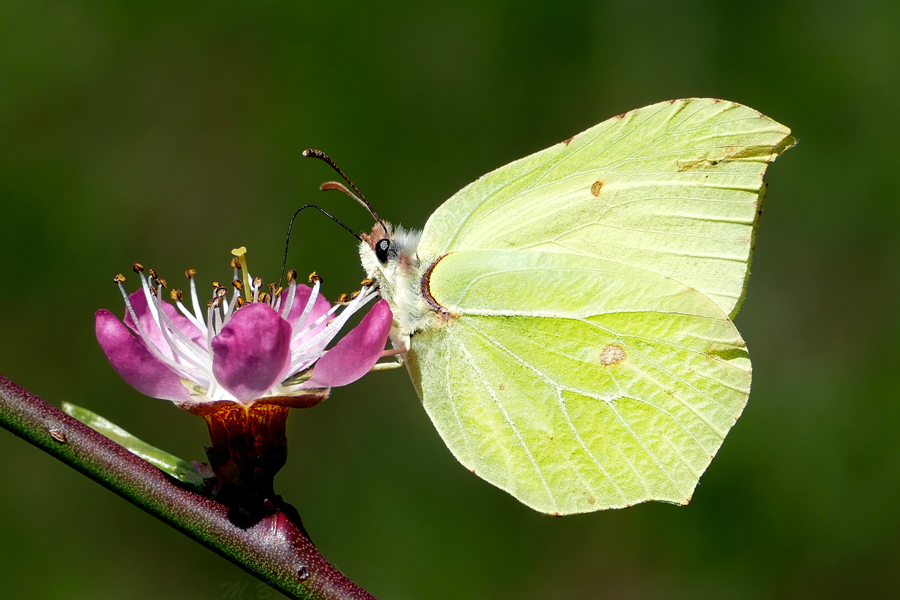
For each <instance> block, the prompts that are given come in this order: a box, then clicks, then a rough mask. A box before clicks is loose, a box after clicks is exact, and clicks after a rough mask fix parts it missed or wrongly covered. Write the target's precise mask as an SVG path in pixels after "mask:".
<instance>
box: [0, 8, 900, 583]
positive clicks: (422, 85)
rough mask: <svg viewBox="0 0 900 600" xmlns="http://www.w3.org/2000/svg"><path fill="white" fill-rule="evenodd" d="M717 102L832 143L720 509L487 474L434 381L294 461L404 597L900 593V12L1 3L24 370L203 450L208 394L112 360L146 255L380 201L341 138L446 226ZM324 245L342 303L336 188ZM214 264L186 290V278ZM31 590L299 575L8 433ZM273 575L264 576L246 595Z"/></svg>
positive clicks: (301, 435)
mask: <svg viewBox="0 0 900 600" xmlns="http://www.w3.org/2000/svg"><path fill="white" fill-rule="evenodd" d="M685 96H715V97H721V98H727V99H730V100H735V101H739V102H742V103H745V104H748V105H750V106H752V107H754V108H756V109H758V110H760V111H762V112H764V113H765V114H767V115H769V116H771V117H772V118H774V119H776V120H778V121H780V122H782V123H785V124H786V125H788V126H789V127H791V128H792V129H793V130H794V133H795V135H796V136H797V138H799V140H800V144H799V146H798V147H797V148H795V149H793V150H791V151H790V152H789V153H788V154H786V155H785V156H784V157H783V158H782V159H781V160H779V161H778V163H777V164H775V165H774V166H773V167H772V169H771V172H770V174H769V176H768V177H767V180H768V182H769V183H770V190H769V197H768V201H767V204H766V212H765V215H764V216H763V219H762V224H761V229H760V234H759V239H758V244H757V254H756V257H755V260H754V263H753V266H754V273H753V277H752V280H751V283H750V288H749V294H748V298H747V302H746V303H745V305H744V308H743V310H742V312H741V314H740V316H739V317H738V319H737V323H738V325H739V327H740V329H741V331H742V333H743V335H744V337H745V339H746V340H747V343H748V345H749V347H750V349H751V354H752V357H753V360H754V385H753V393H752V395H751V399H750V403H749V405H748V407H747V410H746V412H745V413H744V416H743V418H742V419H741V421H740V422H739V423H738V425H737V426H736V427H735V429H734V430H733V432H732V433H731V435H730V436H729V438H728V440H727V441H726V443H725V444H724V446H723V447H722V450H721V451H720V452H719V455H718V456H717V458H716V460H715V461H714V462H713V464H712V466H711V467H710V469H709V471H708V472H707V474H706V475H705V476H704V477H703V479H702V481H701V483H700V486H699V488H698V489H697V491H696V493H695V494H694V500H693V502H692V503H691V505H690V506H688V507H675V506H669V505H661V504H651V505H641V506H638V507H635V508H632V509H629V510H625V511H612V512H607V513H599V514H592V515H583V516H573V517H567V518H564V519H554V518H549V517H545V516H542V515H539V514H536V513H534V512H531V511H530V510H529V509H527V508H525V507H523V506H521V505H519V504H518V503H517V502H516V501H514V500H513V499H512V498H511V497H509V496H507V495H506V494H505V493H503V492H500V491H498V490H496V489H494V488H493V487H491V486H490V485H488V484H486V483H484V482H482V481H481V480H480V479H478V478H476V477H474V476H472V475H471V474H470V473H468V472H467V471H466V470H465V469H463V468H461V467H460V466H459V465H458V464H457V463H456V461H455V460H454V459H453V458H452V457H451V455H450V454H449V452H448V451H447V450H446V448H445V447H444V446H443V444H442V442H441V441H440V439H439V438H438V436H437V434H436V433H435V431H434V428H433V426H432V425H431V423H430V421H429V420H428V418H427V416H426V415H425V413H424V411H423V410H422V409H421V407H420V406H419V403H418V400H417V399H416V396H415V393H414V391H413V388H412V385H411V384H410V382H409V380H408V377H407V375H406V374H405V373H404V372H401V371H395V372H388V373H379V374H374V375H372V376H369V377H367V378H366V379H365V380H364V381H363V382H360V383H358V384H356V385H353V386H350V387H348V388H343V389H339V390H336V391H335V392H334V394H333V396H332V399H331V400H329V401H328V402H327V403H325V404H323V405H321V406H319V407H317V408H315V409H314V410H309V411H295V413H294V414H293V415H292V417H291V422H290V423H289V430H290V431H289V433H290V443H291V452H292V456H291V459H290V461H289V463H288V465H287V467H286V468H285V469H284V471H282V473H281V475H280V476H279V479H278V481H277V484H278V489H279V491H280V492H281V493H283V494H284V495H285V496H286V498H287V499H288V500H289V501H291V502H293V503H294V504H295V505H297V506H298V508H299V509H300V511H301V513H302V514H303V516H304V520H305V523H306V524H307V526H308V528H309V530H310V532H311V534H312V536H313V539H314V540H315V541H316V542H317V544H318V545H319V546H320V548H321V549H322V551H323V552H324V554H325V555H326V556H327V557H328V558H330V559H331V560H332V561H333V562H334V563H335V564H337V565H338V566H339V567H340V568H341V569H343V570H344V571H345V572H346V573H347V574H348V575H349V576H350V577H351V578H352V579H354V580H356V581H357V582H358V583H360V584H361V585H362V586H363V587H365V588H367V589H368V590H370V591H371V592H372V593H374V594H375V595H376V596H378V597H379V598H384V599H385V600H394V599H408V598H409V599H411V598H423V599H424V598H427V599H432V598H453V599H458V598H464V599H500V598H516V599H538V598H540V599H545V598H562V599H593V598H726V597H727V598H739V599H743V598H747V599H750V598H797V597H820V598H827V597H831V598H843V597H847V596H851V595H852V596H855V597H864V596H869V597H873V596H879V595H880V596H883V595H892V592H893V593H896V590H897V589H898V586H900V568H898V566H900V541H898V540H900V512H898V510H897V504H898V502H897V500H898V493H900V451H898V441H900V433H898V432H900V402H898V398H900V390H898V377H897V374H898V372H900V368H898V361H900V346H898V344H897V342H896V340H897V339H898V335H900V319H898V316H897V315H898V307H900V297H898V295H900V235H898V216H900V215H898V212H900V203H898V198H897V195H898V193H897V189H898V188H897V181H898V176H900V152H898V150H897V141H898V132H900V131H898V130H900V128H898V120H900V117H898V115H900V102H898V98H900V3H897V2H895V1H892V0H884V1H881V2H879V1H861V2H857V3H845V2H827V1H824V2H823V1H821V0H807V1H800V0H788V1H781V2H753V3H749V2H744V3H737V2H731V3H729V2H707V1H699V0H694V1H687V2H677V3H676V2H663V1H649V0H617V1H602V2H601V1H597V2H575V1H565V0H556V1H552V2H551V1H546V2H510V3H504V2H487V1H485V0H481V1H476V2H473V1H462V2H453V3H443V4H432V5H427V4H425V3H422V2H397V3H392V4H391V5H390V6H385V5H383V4H382V3H372V2H318V3H309V2H297V1H293V2H287V1H276V0H273V1H269V2H227V1H223V2H217V3H185V2H153V3H149V2H148V3H142V2H109V1H107V2H102V1H80V2H73V1H66V2H53V1H25V0H19V1H16V2H10V1H8V0H3V1H2V2H0V255H2V257H3V259H2V261H3V267H4V281H5V282H6V283H5V284H4V290H5V292H4V293H3V294H0V331H2V342H3V343H2V347H0V372H2V373H4V374H5V375H7V376H9V377H11V378H13V379H14V380H16V381H18V382H20V383H21V384H22V385H24V386H26V387H27V388H29V389H30V390H32V391H34V392H36V393H38V394H39V395H41V396H43V397H44V398H47V399H48V400H50V401H52V402H55V403H57V404H58V403H59V402H61V401H63V400H68V401H70V402H73V403H75V404H79V405H82V406H86V407H88V408H90V409H92V410H95V411H97V412H99V413H101V414H103V415H104V416H106V417H108V418H110V419H111V420H113V421H114V422H116V423H118V424H120V425H121V426H123V427H125V428H126V429H128V430H130V431H132V432H133V433H135V434H136V435H138V436H140V437H142V438H144V439H146V440H148V441H150V442H153V443H155V444H157V445H159V446H161V447H163V448H166V449H168V450H170V451H172V452H174V453H176V454H179V455H181V456H183V457H185V458H203V456H202V447H203V445H204V444H205V443H206V440H207V433H206V430H205V424H204V423H203V421H202V419H199V418H197V417H194V416H191V415H188V414H186V413H182V412H180V411H178V410H177V409H175V408H173V407H172V406H171V405H170V404H168V403H166V402H162V401H157V400H152V399H147V398H144V397H142V396H140V395H139V394H138V393H137V392H135V391H133V390H132V389H130V388H129V387H128V386H127V385H126V384H124V383H123V382H122V381H121V380H120V379H119V378H118V377H117V376H116V375H115V373H114V372H113V371H112V369H111V368H110V367H109V365H108V364H107V362H106V360H105V359H104V357H103V355H102V353H101V352H100V350H99V348H98V347H97V344H96V342H95V340H94V334H93V313H94V311H95V310H97V309H99V308H101V307H108V308H111V309H113V310H114V311H115V312H116V313H117V314H121V312H122V307H121V300H120V297H119V294H118V292H117V290H116V289H115V288H114V287H113V285H112V284H111V278H112V276H113V275H115V274H116V273H118V272H126V274H127V272H128V268H129V266H130V265H131V263H132V262H134V261H140V262H142V263H144V264H145V265H147V266H152V267H155V268H156V269H158V270H159V271H160V272H161V274H162V275H163V276H164V277H167V278H168V279H169V281H170V282H175V281H179V280H180V275H179V274H180V273H182V272H183V271H184V269H186V268H189V267H194V268H196V269H198V271H199V281H201V282H206V283H208V282H211V281H213V280H221V279H227V278H228V277H229V276H230V270H229V269H228V268H227V263H228V261H229V259H230V254H229V252H230V250H231V248H233V247H235V246H237V245H242V244H244V245H247V246H248V248H249V249H250V254H249V259H250V263H251V266H252V267H253V269H254V272H255V273H257V274H262V275H264V276H266V277H267V278H272V277H273V276H277V272H278V269H279V268H280V263H281V256H282V247H283V232H284V229H285V227H286V225H287V220H288V218H289V216H290V214H291V212H292V210H293V209H294V208H295V207H297V206H298V205H299V204H301V203H304V202H309V201H320V202H323V203H327V204H328V206H330V207H331V208H333V210H334V212H335V213H336V214H337V215H339V216H340V217H341V218H342V219H344V220H345V221H346V222H348V223H349V224H350V225H351V226H352V227H353V228H354V229H357V230H362V229H367V228H368V227H369V226H370V224H371V223H370V219H369V218H368V217H367V215H366V214H365V213H364V212H363V211H362V210H361V209H360V208H359V207H357V206H356V205H354V204H353V203H352V202H349V201H347V200H346V199H345V198H343V197H342V196H332V195H329V196H320V195H319V193H318V192H317V190H316V186H317V185H318V184H319V183H320V182H322V181H324V180H326V179H330V178H332V174H331V172H330V171H329V170H328V169H327V167H325V166H324V165H322V164H320V163H316V162H313V161H304V160H302V159H301V157H300V151H301V150H302V149H303V148H305V147H310V146H313V147H320V148H322V149H324V150H326V151H327V152H329V153H331V154H332V155H333V156H334V157H335V158H336V159H337V160H338V162H339V163H340V164H341V165H342V167H343V168H344V169H345V170H346V171H347V172H348V173H349V174H350V176H351V177H352V178H353V179H354V180H355V181H356V182H357V184H358V185H360V187H361V188H362V189H363V191H364V192H365V193H366V194H367V195H368V196H369V198H370V199H371V200H372V201H373V202H374V203H375V206H376V207H377V209H378V211H379V212H380V213H381V215H382V216H383V217H385V218H386V219H388V220H391V221H394V222H398V221H402V223H403V224H405V225H409V226H416V227H421V226H422V225H423V224H424V222H425V220H426V218H427V217H428V215H429V214H430V213H431V212H432V211H433V210H434V209H435V208H436V207H437V206H438V205H439V204H440V203H441V202H442V201H443V200H444V199H446V198H447V197H449V196H450V195H451V194H452V193H453V192H455V191H456V190H457V189H459V188H460V187H462V186H463V185H465V184H466V183H468V182H469V181H471V180H472V179H474V178H476V177H478V176H479V175H481V174H483V173H485V172H487V171H489V170H491V169H493V168H495V167H497V166H500V165H502V164H505V163H507V162H509V161H511V160H513V159H515V158H519V157H521V156H524V155H526V154H529V153H531V152H533V151H536V150H539V149H542V148H544V147H546V146H549V145H551V144H553V143H555V142H557V141H559V140H562V139H564V138H567V137H569V136H571V135H572V134H574V133H577V132H579V131H581V130H583V129H585V128H587V127H589V126H591V125H593V124H595V123H597V122H600V121H602V120H604V119H606V118H608V117H610V116H613V115H615V114H618V113H621V112H624V111H626V110H629V109H632V108H636V107H640V106H643V105H646V104H650V103H653V102H656V101H659V100H665V99H669V98H679V97H685ZM299 232H300V233H299V234H298V235H297V236H296V237H295V240H294V245H293V253H292V258H291V261H290V263H291V265H292V266H294V267H296V268H297V269H298V270H299V271H300V272H301V273H306V272H309V271H311V270H313V269H316V270H318V271H319V272H320V273H321V274H323V275H324V277H325V279H326V291H327V293H328V294H329V295H330V296H331V297H332V298H333V297H335V296H337V294H338V293H339V292H342V291H350V290H352V289H353V288H354V286H355V285H356V284H357V282H358V281H359V280H360V279H361V278H362V276H363V273H362V271H361V269H360V268H359V266H358V260H357V258H356V248H355V244H354V241H353V240H352V239H351V238H350V236H348V235H346V233H343V232H341V230H340V229H339V228H338V227H336V226H333V225H331V224H330V223H328V222H327V221H325V219H323V218H321V217H320V216H317V215H315V214H312V213H309V212H308V213H304V215H303V218H302V220H301V221H300V225H299ZM176 285H181V284H176ZM0 455H2V464H3V482H2V484H0V486H2V487H0V596H2V597H4V598H60V599H62V598H65V599H72V598H90V599H105V598H110V599H113V598H115V599H119V598H125V597H128V598H136V599H145V598H159V599H172V598H197V599H206V598H209V599H218V598H275V597H278V594H276V593H275V592H273V591H271V590H269V589H268V588H265V587H260V586H259V585H258V584H257V583H256V581H255V580H254V579H252V578H251V577H250V576H248V575H245V574H244V573H243V572H242V571H241V570H239V569H238V568H237V567H234V566H232V565H231V564H230V563H228V562H226V561H225V560H223V559H220V558H218V557H217V556H215V555H214V554H213V553H211V552H210V551H208V550H206V549H204V548H202V547H201V546H199V545H198V544H196V543H194V542H192V541H190V540H188V539H187V538H185V537H184V536H182V535H181V534H179V533H176V532H175V531H174V530H172V529H170V528H169V527H167V526H165V525H163V524H162V523H160V522H158V521H156V520H155V519H153V518H151V517H149V516H148V515H146V514H144V513H142V512H141V511H140V510H138V509H137V508H134V507H132V506H131V505H129V504H127V503H126V502H125V501H123V500H121V499H120V498H118V497H116V496H114V495H112V494H110V493H109V492H107V491H105V490H104V489H102V488H100V486H98V485H96V484H94V483H93V482H91V481H89V480H87V479H86V478H84V477H82V476H81V475H78V474H76V473H75V472H74V471H72V470H70V469H68V468H66V467H64V466H62V465H61V464H60V463H58V462H57V461H55V460H54V459H51V458H49V457H48V456H46V455H44V454H43V453H42V452H40V451H38V450H37V449H35V448H32V447H31V446H29V445H27V444H25V443H24V442H22V441H20V440H19V439H17V438H14V437H13V436H12V435H11V434H9V433H8V432H5V431H0ZM241 593H243V595H240V594H241Z"/></svg>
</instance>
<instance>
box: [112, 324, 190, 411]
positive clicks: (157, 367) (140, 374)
mask: <svg viewBox="0 0 900 600" xmlns="http://www.w3.org/2000/svg"><path fill="white" fill-rule="evenodd" d="M95 329H96V332H97V341H98V342H100V347H101V348H102V349H103V353H104V354H106V358H107V359H109V362H110V364H111V365H112V367H113V369H115V370H116V373H118V374H119V375H120V376H121V377H122V379H124V380H125V382H126V383H128V385H130V386H131V387H133V388H134V389H136V390H137V391H139V392H140V393H142V394H145V395H147V396H150V397H152V398H160V399H163V400H180V401H187V400H190V399H191V395H190V393H188V391H187V388H185V387H184V386H183V385H182V384H181V379H179V377H178V375H176V374H175V373H173V372H172V371H170V370H169V368H168V367H167V366H165V365H164V364H163V363H161V362H160V361H158V360H157V359H156V358H155V357H154V356H153V355H152V354H150V351H149V350H147V348H146V347H145V346H144V344H143V342H141V341H140V340H138V339H137V338H135V337H134V336H133V335H131V333H130V332H129V331H128V329H127V328H126V327H125V326H124V325H122V323H121V322H120V321H119V319H117V318H116V317H115V316H114V315H113V314H112V313H111V312H109V311H108V310H105V309H104V310H99V311H97V315H96V319H95Z"/></svg>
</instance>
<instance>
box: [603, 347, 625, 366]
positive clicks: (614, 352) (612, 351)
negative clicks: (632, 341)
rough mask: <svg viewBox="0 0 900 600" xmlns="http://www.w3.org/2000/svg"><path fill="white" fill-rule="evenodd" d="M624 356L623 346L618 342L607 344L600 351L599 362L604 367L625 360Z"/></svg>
mask: <svg viewBox="0 0 900 600" xmlns="http://www.w3.org/2000/svg"><path fill="white" fill-rule="evenodd" d="M625 358H626V354H625V348H623V347H622V346H619V345H618V344H609V345H607V346H605V347H604V348H603V350H601V351H600V363H601V364H602V365H603V366H604V367H611V366H612V365H617V364H619V363H620V362H622V361H623V360H625Z"/></svg>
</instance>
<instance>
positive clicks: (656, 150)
mask: <svg viewBox="0 0 900 600" xmlns="http://www.w3.org/2000/svg"><path fill="white" fill-rule="evenodd" d="M789 133H790V131H789V130H788V129H787V128H785V127H784V126H782V125H780V124H778V123H776V122H775V121H773V120H771V119H769V118H767V117H765V116H763V115H761V114H760V113H758V112H757V111H755V110H753V109H750V108H747V107H746V106H742V105H740V104H735V103H732V102H726V101H721V100H712V99H690V100H676V101H671V102H664V103H661V104H655V105H653V106H648V107H645V108H641V109H638V110H635V111H632V112H629V113H626V114H625V115H621V116H620V117H616V118H613V119H610V120H608V121H605V122H603V123H601V124H599V125H597V126H595V127H593V128H591V129H588V130H587V131H585V132H583V133H581V134H579V135H577V136H575V137H574V138H571V139H570V140H567V141H566V142H564V143H560V144H557V145H556V146H553V147H551V148H548V149H546V150H543V151H541V152H538V153H536V154H533V155H531V156H529V157H527V158H523V159H521V160H518V161H515V162H513V163H511V164H509V165H506V166H504V167H501V168H500V169H497V170H496V171H493V172H491V173H489V174H487V175H485V176H484V177H482V178H480V179H479V180H477V181H475V182H474V183H472V184H471V185H469V186H467V187H466V188H464V189H463V190H461V191H460V192H459V193H457V194H456V195H455V196H453V198H451V199H450V200H448V201H447V202H446V203H444V204H443V205H442V206H441V207H440V208H439V209H438V210H437V211H436V212H435V213H434V214H433V215H432V217H431V218H430V219H429V221H428V223H427V225H426V227H425V231H424V233H423V237H422V244H421V245H420V247H419V254H420V256H423V257H425V258H426V259H435V258H437V257H439V256H441V255H443V254H446V253H447V252H450V251H453V250H474V249H488V248H495V249H519V250H526V251H529V250H533V251H541V252H562V253H574V254H581V255H585V256H592V257H597V258H606V259H610V260H614V261H618V262H623V263H626V264H629V265H634V266H638V267H642V268H644V269H648V270H651V271H655V272H657V273H659V274H661V275H664V276H667V277H672V278H674V279H677V280H678V281H681V282H682V283H684V284H686V285H688V286H690V287H693V288H695V289H697V290H699V291H701V292H703V293H704V294H705V295H707V296H709V297H710V298H711V299H712V300H713V301H714V302H716V303H717V304H718V305H719V306H720V307H721V308H722V310H723V311H724V312H725V313H726V314H729V315H733V314H734V313H735V312H736V311H737V308H738V307H739V303H740V300H741V299H742V296H743V292H744V288H745V283H746V275H747V268H748V263H749V259H750V253H751V250H752V245H753V238H754V234H755V228H756V223H757V218H758V209H759V199H760V195H761V194H762V192H763V189H764V188H763V182H762V178H763V174H764V173H765V170H766V167H767V166H768V164H769V163H770V162H771V161H773V160H775V158H776V157H777V156H778V155H779V154H780V153H781V152H783V151H784V150H785V149H787V148H789V147H790V146H791V145H793V143H794V140H793V138H791V137H790V135H789Z"/></svg>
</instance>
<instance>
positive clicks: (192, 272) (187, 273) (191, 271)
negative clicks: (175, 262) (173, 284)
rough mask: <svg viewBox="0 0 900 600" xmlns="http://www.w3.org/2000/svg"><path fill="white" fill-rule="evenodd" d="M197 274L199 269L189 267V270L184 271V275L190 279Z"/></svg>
mask: <svg viewBox="0 0 900 600" xmlns="http://www.w3.org/2000/svg"><path fill="white" fill-rule="evenodd" d="M196 274H197V269H188V270H187V271H185V272H184V276H185V277H187V278H188V279H191V278H193V277H194V275H196Z"/></svg>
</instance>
